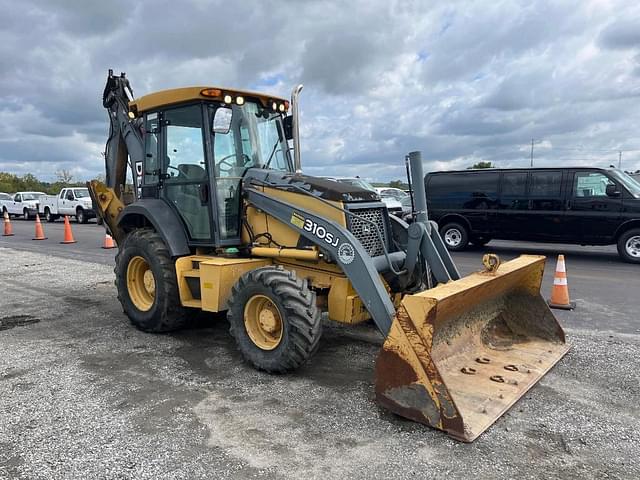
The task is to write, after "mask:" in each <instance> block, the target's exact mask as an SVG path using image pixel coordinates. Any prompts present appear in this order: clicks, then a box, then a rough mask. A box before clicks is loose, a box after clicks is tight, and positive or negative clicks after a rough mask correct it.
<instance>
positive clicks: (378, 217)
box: [349, 208, 386, 257]
mask: <svg viewBox="0 0 640 480" xmlns="http://www.w3.org/2000/svg"><path fill="white" fill-rule="evenodd" d="M351 213H354V214H355V215H357V217H356V216H352V215H349V225H350V228H349V229H350V230H351V233H353V235H354V236H355V237H356V238H357V239H358V240H359V241H360V243H361V244H362V246H363V247H364V249H365V250H366V251H367V252H368V253H369V255H370V256H372V257H377V256H378V255H382V254H383V253H384V247H385V245H386V235H385V227H384V216H383V209H382V208H363V209H362V210H351ZM358 217H360V218H358ZM363 219H366V220H369V221H370V222H373V223H374V224H375V225H376V226H377V227H378V230H379V231H380V235H381V236H382V239H383V241H384V242H385V245H383V244H382V243H381V242H380V237H379V236H378V233H377V232H376V229H375V228H374V227H373V225H372V224H371V223H369V222H365V221H364V220H363Z"/></svg>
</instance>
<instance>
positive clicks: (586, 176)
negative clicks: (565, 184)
mask: <svg viewBox="0 0 640 480" xmlns="http://www.w3.org/2000/svg"><path fill="white" fill-rule="evenodd" d="M607 185H614V183H613V182H612V181H611V180H610V179H609V177H607V176H606V175H604V174H602V173H599V172H576V174H575V179H574V182H573V195H574V196H575V197H578V198H585V197H606V196H607Z"/></svg>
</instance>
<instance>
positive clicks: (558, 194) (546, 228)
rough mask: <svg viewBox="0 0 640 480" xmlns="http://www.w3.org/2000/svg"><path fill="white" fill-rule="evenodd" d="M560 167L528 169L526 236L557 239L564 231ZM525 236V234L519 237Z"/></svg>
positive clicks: (563, 201) (533, 238)
mask: <svg viewBox="0 0 640 480" xmlns="http://www.w3.org/2000/svg"><path fill="white" fill-rule="evenodd" d="M565 174H566V175H568V174H569V172H566V173H565V172H564V171H563V170H532V171H531V172H530V173H529V192H528V193H529V195H528V196H529V220H528V222H527V225H526V230H525V233H526V237H528V238H530V239H532V240H535V239H537V240H551V241H560V240H561V239H562V238H564V237H565V236H566V235H567V228H566V224H565V222H564V219H565V195H566V192H565V190H566V188H565V182H563V178H564V175H565ZM523 239H526V238H523Z"/></svg>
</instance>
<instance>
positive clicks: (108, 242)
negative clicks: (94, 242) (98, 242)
mask: <svg viewBox="0 0 640 480" xmlns="http://www.w3.org/2000/svg"><path fill="white" fill-rule="evenodd" d="M102 248H116V243H115V242H114V241H113V237H112V236H111V235H109V234H108V233H105V234H104V242H103V243H102Z"/></svg>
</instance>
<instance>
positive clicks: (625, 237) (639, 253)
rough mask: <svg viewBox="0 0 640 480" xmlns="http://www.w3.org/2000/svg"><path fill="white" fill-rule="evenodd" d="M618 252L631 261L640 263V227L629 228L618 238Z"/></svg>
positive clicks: (625, 259) (627, 260) (624, 258)
mask: <svg viewBox="0 0 640 480" xmlns="http://www.w3.org/2000/svg"><path fill="white" fill-rule="evenodd" d="M617 246H618V254H619V255H620V257H621V258H622V259H623V260H624V261H625V262H629V263H640V228H633V229H631V230H627V231H626V232H624V233H623V234H622V235H620V238H618V245H617Z"/></svg>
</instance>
